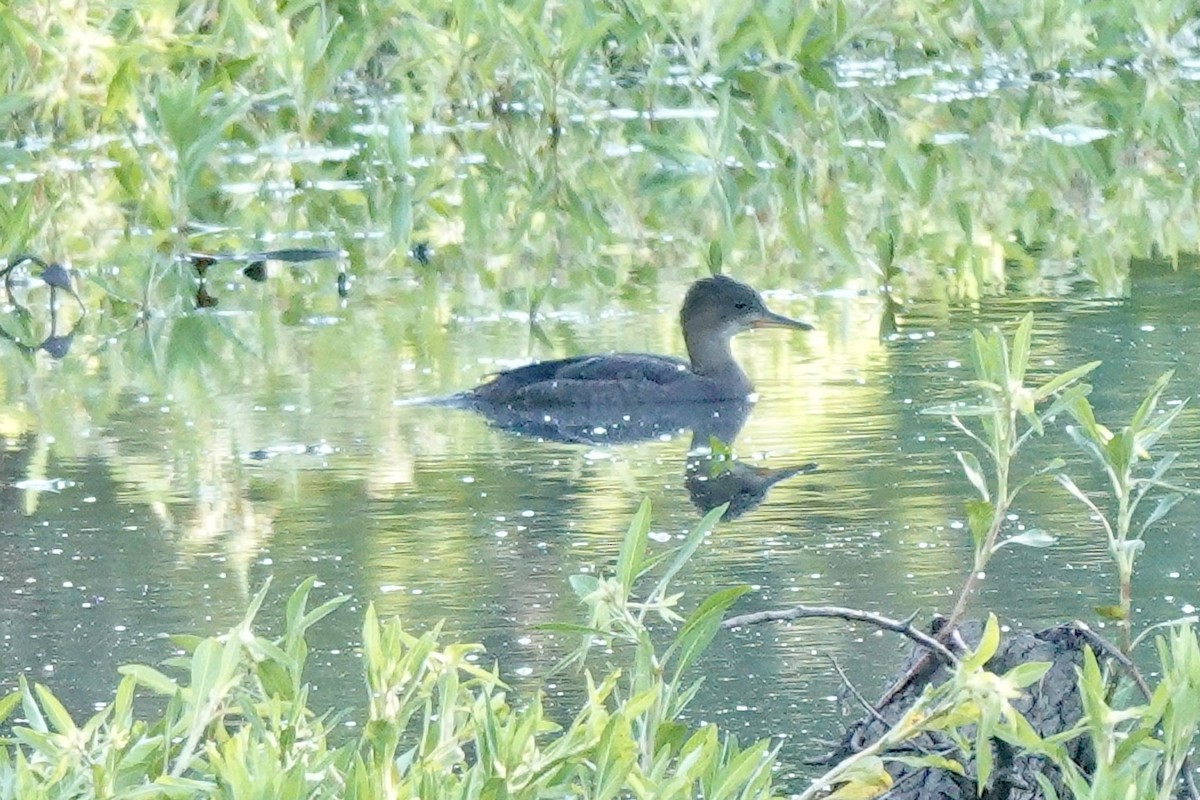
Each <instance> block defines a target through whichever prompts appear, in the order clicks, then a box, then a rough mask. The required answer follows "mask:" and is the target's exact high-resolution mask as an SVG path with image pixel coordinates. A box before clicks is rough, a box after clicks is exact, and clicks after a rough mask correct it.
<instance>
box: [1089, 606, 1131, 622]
mask: <svg viewBox="0 0 1200 800" xmlns="http://www.w3.org/2000/svg"><path fill="white" fill-rule="evenodd" d="M1092 611H1095V612H1096V614H1098V615H1099V616H1101V617H1103V618H1104V619H1111V620H1114V621H1118V622H1119V621H1121V620H1123V619H1125V612H1124V610H1122V608H1121V607H1120V606H1093V607H1092Z"/></svg>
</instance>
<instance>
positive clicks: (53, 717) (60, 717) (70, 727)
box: [33, 683, 77, 734]
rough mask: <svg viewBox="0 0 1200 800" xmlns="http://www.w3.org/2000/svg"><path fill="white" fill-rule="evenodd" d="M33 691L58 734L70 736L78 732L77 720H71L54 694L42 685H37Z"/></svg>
mask: <svg viewBox="0 0 1200 800" xmlns="http://www.w3.org/2000/svg"><path fill="white" fill-rule="evenodd" d="M33 690H34V691H35V692H37V696H38V703H39V704H40V705H41V707H42V710H43V711H44V712H45V714H46V717H47V718H48V719H49V721H50V724H51V725H52V726H53V727H54V730H55V731H56V732H58V733H63V734H70V733H73V732H74V731H75V730H77V728H76V725H75V720H73V719H71V715H70V714H68V713H67V709H66V707H65V706H64V705H63V704H62V703H60V702H59V700H58V698H57V697H55V696H54V694H53V692H51V691H50V690H49V689H48V688H47V687H45V686H43V685H42V684H40V683H35V684H34V685H33Z"/></svg>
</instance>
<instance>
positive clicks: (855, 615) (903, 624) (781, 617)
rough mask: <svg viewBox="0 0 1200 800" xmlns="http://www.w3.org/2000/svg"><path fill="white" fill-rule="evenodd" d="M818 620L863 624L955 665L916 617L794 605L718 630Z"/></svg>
mask: <svg viewBox="0 0 1200 800" xmlns="http://www.w3.org/2000/svg"><path fill="white" fill-rule="evenodd" d="M820 617H824V618H833V619H845V620H851V621H854V622H865V623H867V624H868V625H873V626H875V627H876V628H880V629H881V630H885V631H891V632H893V633H899V634H901V635H902V636H907V637H908V638H909V639H912V640H913V641H914V642H916V643H917V644H919V645H921V646H922V647H925V648H927V649H929V650H930V651H932V652H933V653H935V654H937V656H938V658H939V659H941V660H942V661H943V662H945V663H946V664H949V665H951V666H953V665H955V664H957V663H958V656H956V655H954V653H953V652H951V650H950V648H948V647H946V645H945V644H943V643H942V642H939V641H938V640H937V639H935V638H933V637H932V636H930V635H929V634H927V633H922V632H921V631H919V630H917V629H916V628H914V627H913V624H912V621H913V619H914V618H915V617H916V614H913V615H912V616H910V617H908V618H907V619H903V620H898V619H892V618H891V617H885V616H883V615H881V614H873V613H871V612H870V611H861V610H859V609H856V608H842V607H841V606H795V607H793V608H784V609H775V610H771V611H756V612H754V613H752V614H742V615H741V616H737V617H730V618H729V619H727V620H725V621H724V622H722V623H721V627H722V628H725V629H726V630H728V629H730V628H744V627H746V626H748V625H757V624H759V623H762V622H789V621H791V620H795V619H811V618H820Z"/></svg>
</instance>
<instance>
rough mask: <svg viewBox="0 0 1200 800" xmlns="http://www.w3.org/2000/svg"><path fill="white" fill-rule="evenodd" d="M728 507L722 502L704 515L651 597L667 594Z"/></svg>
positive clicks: (660, 596)
mask: <svg viewBox="0 0 1200 800" xmlns="http://www.w3.org/2000/svg"><path fill="white" fill-rule="evenodd" d="M728 507H729V504H728V503H722V504H721V505H719V506H717V507H716V508H714V509H712V510H711V511H709V512H708V513H707V514H705V515H704V518H703V519H701V520H700V522H699V523H698V524H697V525H696V527H695V528H693V529H692V531H691V533H689V534H688V535H687V539H685V540H684V542H683V545H682V546H681V547H680V548H679V551H678V552H677V553H676V555H675V559H674V560H673V561H672V562H671V564H670V566H668V567H667V571H666V572H664V573H663V575H662V577H661V578H659V579H658V585H657V586H655V587H654V591H653V592H651V593H650V597H654V598H662V597H665V596H666V594H667V586H668V585H670V583H671V580H672V579H673V578H674V577H675V575H676V573H678V572H679V570H681V569H683V565H684V564H686V563H687V562H688V559H690V558H691V557H692V554H694V553H695V552H696V550H697V548H699V547H700V543H701V542H703V541H704V537H706V536H708V534H709V532H710V531H712V529H713V528H715V527H716V525H717V522H718V521H719V520H720V519H721V515H722V514H724V513H725V510H726V509H727V508H728Z"/></svg>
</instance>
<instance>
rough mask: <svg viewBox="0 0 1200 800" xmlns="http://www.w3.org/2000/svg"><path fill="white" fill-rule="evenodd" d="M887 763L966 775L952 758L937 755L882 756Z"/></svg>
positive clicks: (960, 765)
mask: <svg viewBox="0 0 1200 800" xmlns="http://www.w3.org/2000/svg"><path fill="white" fill-rule="evenodd" d="M884 758H886V759H887V760H888V761H895V762H897V763H899V764H906V765H908V766H910V767H928V768H930V769H940V770H945V771H946V772H953V773H954V774H955V775H966V774H967V773H966V770H964V769H963V765H962V764H961V763H960V762H959V761H956V760H955V759H953V758H946V757H945V756H939V755H933V754H930V755H925V756H892V755H889V756H884Z"/></svg>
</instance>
